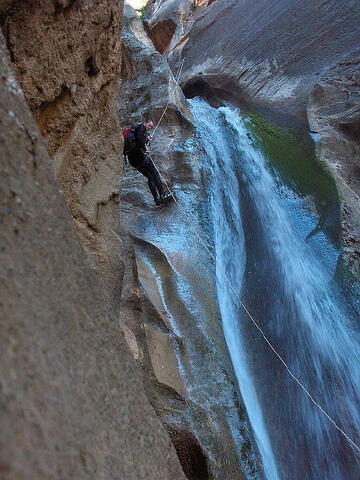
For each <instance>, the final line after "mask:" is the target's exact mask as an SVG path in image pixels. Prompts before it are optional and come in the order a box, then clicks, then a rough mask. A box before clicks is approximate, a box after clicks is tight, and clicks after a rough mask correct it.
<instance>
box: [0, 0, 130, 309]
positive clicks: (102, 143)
mask: <svg viewBox="0 0 360 480" xmlns="http://www.w3.org/2000/svg"><path fill="white" fill-rule="evenodd" d="M7 3H8V2H7ZM122 7H123V2H122V0H117V1H115V2H112V1H109V0H100V1H97V2H90V1H87V0H78V1H76V2H74V1H73V0H56V1H50V0H41V1H38V2H30V3H24V2H16V3H14V4H13V7H12V8H11V9H9V8H8V6H7V7H6V6H3V5H2V6H1V10H0V14H2V15H1V25H2V28H3V31H4V34H5V37H6V41H7V45H8V47H9V49H10V53H11V59H12V64H13V68H14V70H15V73H16V76H17V78H18V80H19V82H20V84H21V86H22V88H23V91H24V95H25V98H26V101H27V102H28V105H29V106H30V109H31V111H32V113H33V115H34V117H35V119H36V121H37V124H38V126H39V128H40V130H41V133H42V134H43V137H44V139H45V141H46V143H47V147H48V151H49V153H50V155H51V157H52V158H53V159H54V165H55V171H56V177H57V180H58V182H59V185H60V187H61V189H62V190H63V192H64V195H65V198H66V200H67V203H68V205H69V207H70V210H71V213H72V215H73V217H74V218H75V221H76V224H77V227H78V232H79V234H80V237H81V239H82V242H83V245H84V247H85V249H86V251H87V253H88V254H89V256H90V258H91V260H92V262H93V264H94V265H95V266H96V268H97V270H98V272H100V273H101V276H102V280H103V283H104V285H105V290H106V292H107V294H108V295H110V296H111V297H112V300H113V301H114V302H116V301H118V297H119V290H120V282H121V277H122V275H123V262H122V250H121V240H120V237H119V205H118V196H119V193H120V186H121V167H122V157H121V155H120V152H121V149H122V136H121V132H120V130H119V124H118V116H117V112H116V96H117V91H118V79H119V68H120V60H121V43H120V36H121V24H122ZM116 299H117V300H116Z"/></svg>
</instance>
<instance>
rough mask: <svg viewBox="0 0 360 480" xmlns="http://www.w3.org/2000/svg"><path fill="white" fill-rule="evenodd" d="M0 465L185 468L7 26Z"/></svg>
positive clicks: (53, 472)
mask: <svg viewBox="0 0 360 480" xmlns="http://www.w3.org/2000/svg"><path fill="white" fill-rule="evenodd" d="M0 77H1V87H0V110H1V115H0V123H1V128H0V158H1V175H0V192H1V199H0V222H1V229H0V237H1V241H0V243H1V252H0V265H1V268H0V284H1V289H0V292H1V294H0V295H1V298H0V310H1V314H0V317H1V337H0V362H1V367H2V368H1V372H0V417H1V418H0V423H1V432H0V447H1V448H0V472H1V474H0V476H1V478H4V479H5V478H6V479H20V478H28V479H30V478H34V479H35V478H36V479H49V478H52V479H59V480H60V479H70V478H76V479H93V480H95V479H96V480H99V479H103V480H110V479H119V480H120V479H125V478H126V479H134V480H139V479H142V478H144V479H145V478H146V479H154V480H155V479H159V478H164V479H169V480H170V479H171V480H172V479H179V480H180V479H183V478H185V477H184V475H183V473H182V469H181V467H180V464H179V462H178V459H177V457H176V454H175V450H174V448H173V446H172V444H171V442H170V440H169V437H168V435H167V434H166V432H165V430H164V429H163V427H162V425H161V424H160V422H159V420H158V418H157V417H156V415H155V413H154V411H153V409H152V408H151V407H150V405H149V403H148V401H147V399H146V396H145V393H144V390H143V387H142V383H141V381H140V379H139V377H138V376H137V374H136V366H135V363H134V362H133V360H132V358H131V356H130V353H129V351H128V349H127V347H126V344H125V341H124V339H123V337H122V336H121V334H120V332H119V328H118V325H117V318H116V312H114V310H113V309H112V308H111V307H110V306H109V304H108V302H107V301H106V299H104V296H103V291H102V287H101V286H100V284H99V281H98V279H97V278H96V277H95V274H94V272H93V271H92V270H91V268H90V266H89V262H88V259H87V258H86V257H85V254H84V252H83V249H82V248H81V245H80V242H79V238H78V235H77V234H76V231H75V228H74V223H73V220H72V218H71V215H70V213H69V210H68V208H67V206H66V203H65V200H64V197H63V195H62V194H61V193H60V192H59V187H58V185H57V183H56V181H55V179H54V175H53V168H52V161H51V159H50V157H49V156H48V153H47V151H46V146H45V145H44V143H43V140H42V138H41V133H40V131H39V130H38V128H37V126H36V124H35V122H34V119H33V117H32V115H31V113H30V111H29V109H28V107H27V105H26V103H25V99H24V97H23V94H22V91H21V88H20V85H19V83H18V82H17V80H16V79H15V75H14V73H13V71H12V69H11V67H10V62H9V60H8V58H7V53H6V51H5V47H4V39H3V37H2V35H1V33H0Z"/></svg>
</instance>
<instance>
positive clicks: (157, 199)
mask: <svg viewBox="0 0 360 480" xmlns="http://www.w3.org/2000/svg"><path fill="white" fill-rule="evenodd" d="M154 202H155V205H156V206H157V207H158V206H159V205H161V204H162V202H163V200H162V198H160V197H159V196H157V197H154Z"/></svg>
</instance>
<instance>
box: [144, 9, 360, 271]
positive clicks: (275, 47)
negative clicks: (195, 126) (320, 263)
mask: <svg viewBox="0 0 360 480" xmlns="http://www.w3.org/2000/svg"><path fill="white" fill-rule="evenodd" d="M173 2H174V0H168V1H167V2H164V3H163V4H162V5H161V8H159V9H158V10H157V12H156V19H154V20H152V22H155V21H157V22H160V21H164V19H165V18H170V17H169V13H168V11H167V10H166V8H165V6H166V5H168V6H169V5H170V4H171V3H173ZM162 12H163V13H162ZM173 15H174V14H173ZM189 22H190V23H189V26H188V27H186V26H185V27H183V28H182V31H183V37H182V38H181V39H180V40H179V41H178V43H177V44H176V45H174V46H170V50H169V51H168V52H167V55H168V59H169V62H170V64H171V65H172V69H173V70H174V71H176V69H177V68H178V65H179V61H180V60H181V59H184V67H183V71H182V77H181V83H182V85H183V87H184V91H185V93H186V94H187V96H192V95H195V94H203V95H207V96H208V97H209V96H210V97H211V96H212V97H215V96H216V95H218V96H219V97H227V98H232V99H234V100H245V101H248V102H251V103H252V104H253V105H255V106H258V107H260V108H261V109H264V107H265V109H266V110H265V111H269V108H270V109H271V110H272V111H273V112H277V113H280V114H282V113H284V112H285V113H287V114H290V115H293V116H295V117H296V118H297V120H300V122H301V123H302V124H303V126H304V128H308V127H309V124H310V128H311V129H312V130H313V131H314V132H317V133H319V134H320V135H321V140H320V149H319V152H320V155H321V156H322V158H323V159H324V160H325V161H326V162H327V164H328V165H329V166H330V168H331V170H332V171H333V173H334V175H335V177H336V179H337V184H338V187H339V190H340V192H341V194H342V198H343V200H344V203H343V205H342V213H343V217H342V218H343V233H344V235H343V237H344V244H345V253H346V255H347V258H348V260H349V263H350V265H351V267H352V268H353V270H354V271H355V272H357V273H358V274H359V273H360V226H359V207H358V205H359V198H360V182H359V168H360V160H359V158H360V157H359V142H360V134H359V119H360V100H359V99H360V82H359V78H358V67H359V52H360V4H359V2H357V1H355V0H351V1H345V0H344V1H337V0H330V1H325V0H315V1H312V2H300V1H299V0H279V1H277V2H276V3H274V2H269V1H268V0H260V1H257V2H250V1H248V0H241V1H235V0H232V1H229V2H224V1H219V0H216V1H215V2H212V3H211V4H210V5H209V6H207V8H205V9H203V10H202V11H201V13H200V15H197V17H196V19H195V22H194V21H193V18H192V19H191V18H190V19H189Z"/></svg>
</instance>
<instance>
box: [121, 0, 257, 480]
mask: <svg viewBox="0 0 360 480" xmlns="http://www.w3.org/2000/svg"><path fill="white" fill-rule="evenodd" d="M122 38H123V49H124V54H123V55H124V56H123V62H122V66H123V68H122V78H121V81H120V91H119V117H120V122H121V124H122V126H123V127H124V128H125V127H126V126H129V125H131V124H134V123H136V122H138V121H140V120H142V119H146V118H152V119H153V120H154V122H155V124H157V122H158V121H159V120H160V118H161V117H162V114H163V113H164V111H165V109H166V111H165V114H164V116H163V117H162V119H161V123H160V125H159V127H158V128H157V130H156V131H155V132H154V138H153V141H152V142H151V152H152V157H153V159H154V161H155V162H156V164H157V166H158V168H159V170H160V172H161V174H162V175H163V176H164V178H165V179H166V181H167V182H168V184H169V185H170V186H174V188H175V191H176V192H177V195H178V200H179V203H180V207H179V206H177V205H176V204H175V203H174V202H172V204H171V205H168V206H167V207H166V208H163V209H162V208H158V207H155V205H154V203H153V200H152V196H151V194H150V192H149V190H148V187H147V181H146V178H145V177H143V176H142V175H141V174H140V173H139V172H137V171H136V170H135V169H133V168H131V167H130V166H128V167H126V168H125V170H124V174H123V184H122V195H121V205H122V208H121V220H122V228H123V235H122V236H123V241H124V252H125V255H124V258H125V276H124V289H123V291H122V304H121V321H120V324H121V328H122V329H123V332H124V335H125V338H126V340H127V342H128V345H129V348H130V349H131V351H132V354H133V356H134V358H135V360H136V361H137V362H138V364H139V365H140V366H141V367H142V372H143V382H144V386H145V389H146V392H147V395H148V398H149V399H150V402H151V404H152V405H153V406H154V408H155V411H156V412H157V413H158V415H159V417H160V418H161V420H162V422H163V424H164V426H165V428H166V429H167V430H168V432H169V435H170V437H171V440H172V442H173V444H174V446H175V448H176V451H177V453H178V456H179V458H180V461H181V465H182V467H183V470H184V473H185V474H186V476H187V478H188V479H191V480H195V479H196V480H200V479H202V480H207V479H209V478H212V479H218V480H230V479H231V480H232V479H235V478H236V479H239V480H240V479H242V478H244V473H243V472H244V471H245V468H243V465H242V464H241V462H242V461H243V463H248V464H251V463H254V458H253V457H251V454H248V455H247V458H242V459H240V458H239V455H238V452H239V451H240V449H241V448H242V447H244V449H247V452H251V451H252V450H251V446H250V439H249V437H250V435H249V432H248V430H247V423H246V420H245V419H244V418H243V417H244V416H245V415H244V414H243V412H241V407H240V403H241V400H240V399H239V396H238V393H237V392H236V387H235V386H234V385H235V380H234V376H233V371H232V365H231V362H230V359H229V357H228V354H227V351H226V345H225V341H224V338H223V333H222V329H221V325H220V322H219V315H218V314H217V313H215V314H214V313H213V311H212V310H211V308H209V310H210V311H211V314H209V315H207V314H206V313H204V317H206V319H205V318H202V315H201V314H200V313H199V314H198V315H196V314H194V313H193V312H192V311H189V310H188V308H187V306H186V301H185V299H184V298H182V297H181V293H180V292H181V291H182V288H181V287H180V286H177V285H178V284H179V285H180V284H181V282H187V283H186V285H187V286H186V287H184V288H185V289H189V292H191V293H190V297H191V298H192V297H194V302H196V300H195V298H196V293H195V291H196V290H197V289H198V288H199V287H198V286H199V285H202V287H203V288H204V290H205V291H207V288H209V290H211V291H212V292H213V290H212V287H211V283H212V281H213V278H212V277H211V276H210V274H209V271H206V272H205V273H204V272H203V271H201V274H199V278H198V277H197V274H198V272H197V267H196V266H195V265H194V258H193V256H195V257H198V256H199V255H201V254H200V253H199V252H198V251H197V250H196V249H197V247H198V244H197V240H196V239H195V238H194V239H192V240H193V242H192V243H193V244H194V245H192V248H186V249H185V250H186V251H182V250H181V249H180V247H179V243H178V242H179V237H182V236H184V237H185V236H186V237H187V236H188V234H189V232H187V230H186V226H184V217H183V209H184V208H185V209H186V204H188V202H190V204H191V205H193V211H191V212H189V211H187V214H188V215H190V217H191V218H192V221H193V222H194V223H195V224H196V222H197V221H198V217H197V211H196V210H197V207H196V205H197V204H198V202H201V197H202V195H204V192H203V191H202V182H201V173H200V172H199V170H200V166H199V164H200V160H199V145H198V143H197V141H196V139H195V138H194V136H193V134H194V131H193V125H192V115H191V111H190V109H189V104H188V102H187V100H186V99H185V97H184V95H183V93H182V91H181V89H180V88H179V86H178V84H177V83H176V81H175V79H174V76H173V75H172V73H171V70H170V68H169V66H168V64H167V62H166V60H165V59H164V57H163V56H162V55H160V53H159V52H158V51H156V50H155V48H154V46H153V45H152V43H151V41H150V40H149V38H148V37H147V36H146V34H145V32H144V29H143V26H142V24H141V22H140V20H139V19H138V17H137V15H136V14H135V12H134V10H133V9H131V8H130V7H127V6H126V7H125V8H124V28H123V35H122ZM199 228H200V227H199ZM189 242H190V241H189ZM180 243H181V242H180ZM190 243H191V242H190ZM206 265H208V258H206ZM191 282H192V283H191ZM204 284H205V286H204ZM200 290H201V287H200ZM212 302H213V303H212V304H213V305H214V310H216V298H215V293H214V292H213V297H212ZM207 313H208V312H207ZM207 321H208V323H209V330H210V331H211V333H210V332H208V333H205V330H206V328H205V326H204V325H205V323H207ZM214 331H216V332H217V334H218V337H219V338H217V340H214V337H213V335H214ZM217 334H216V335H217ZM216 335H215V336H216ZM210 338H211V339H210ZM214 344H216V346H215V345H214ZM220 351H221V353H220ZM203 352H206V362H204V356H203ZM219 385H221V387H219ZM219 388H220V390H221V392H222V394H221V395H218V393H217V392H218V389H219ZM240 417H241V418H240ZM233 431H236V432H238V434H237V435H236V440H235V439H234V438H233V436H232V432H233ZM255 469H256V466H255ZM250 470H251V468H250Z"/></svg>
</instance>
